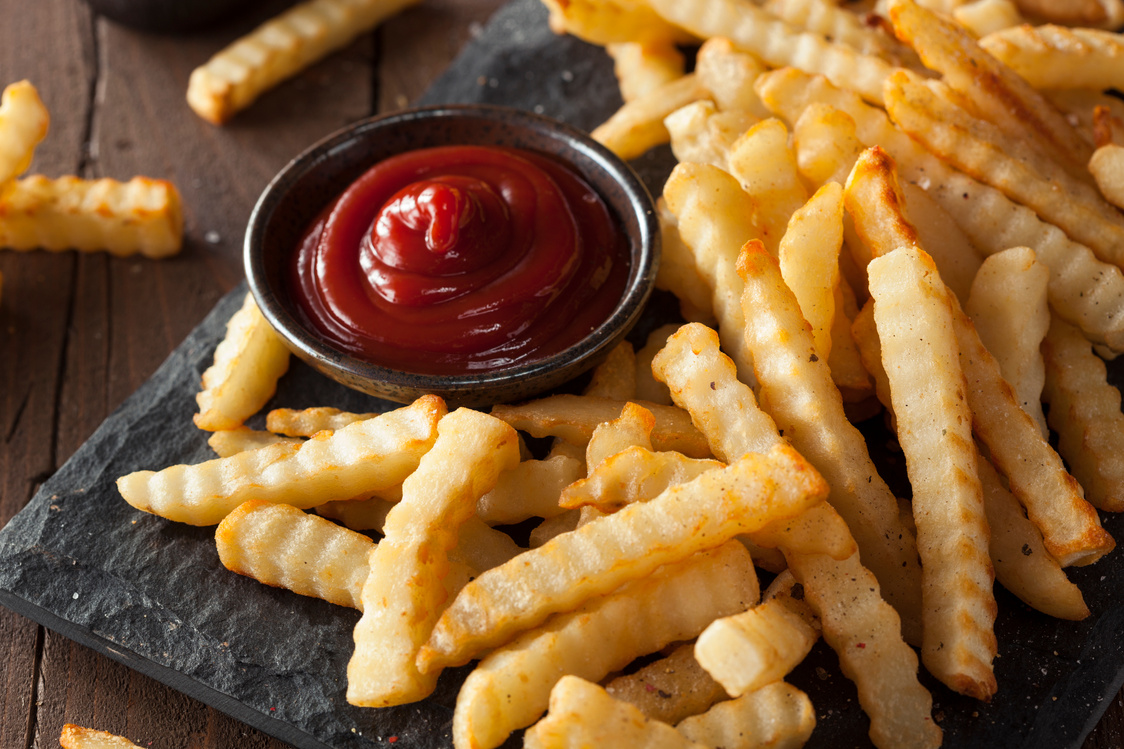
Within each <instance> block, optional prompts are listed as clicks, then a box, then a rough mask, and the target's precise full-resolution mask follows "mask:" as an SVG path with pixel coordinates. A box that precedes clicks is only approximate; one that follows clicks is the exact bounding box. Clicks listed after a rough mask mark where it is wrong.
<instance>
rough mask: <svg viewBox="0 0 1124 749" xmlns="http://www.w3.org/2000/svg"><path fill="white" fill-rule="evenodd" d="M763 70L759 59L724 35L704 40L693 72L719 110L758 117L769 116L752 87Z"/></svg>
mask: <svg viewBox="0 0 1124 749" xmlns="http://www.w3.org/2000/svg"><path fill="white" fill-rule="evenodd" d="M764 72H765V65H764V64H762V62H761V61H760V60H758V59H757V58H756V57H754V56H753V55H751V54H749V53H748V52H743V51H742V50H740V49H736V48H735V47H734V45H733V43H731V42H730V40H729V39H726V38H725V37H712V38H710V39H707V40H706V41H705V42H703V45H702V46H701V47H699V51H698V55H697V56H696V59H695V73H696V74H697V75H698V76H699V80H700V81H701V82H702V84H703V86H705V87H706V90H707V91H709V92H710V95H711V98H713V99H714V103H715V104H717V105H718V108H719V109H720V110H722V111H726V112H744V113H746V114H749V115H752V116H753V117H755V118H756V119H757V120H763V119H765V118H766V117H768V116H769V111H768V110H767V109H765V106H764V105H763V104H762V103H761V99H759V98H758V97H757V92H756V91H754V90H753V82H754V81H755V80H757V76H759V75H761V74H762V73H764ZM747 129H748V128H747Z"/></svg>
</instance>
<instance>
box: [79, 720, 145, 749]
mask: <svg viewBox="0 0 1124 749" xmlns="http://www.w3.org/2000/svg"><path fill="white" fill-rule="evenodd" d="M59 744H60V745H61V746H62V749H141V748H140V747H139V746H137V745H136V744H134V743H133V742H131V741H129V740H128V739H126V738H125V737H124V736H118V735H116V734H112V733H110V732H108V731H98V730H95V729H93V728H83V727H82V726H76V725H74V724H73V723H67V724H66V725H64V726H63V727H62V734H61V735H60V736H59Z"/></svg>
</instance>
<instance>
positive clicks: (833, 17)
mask: <svg viewBox="0 0 1124 749" xmlns="http://www.w3.org/2000/svg"><path fill="white" fill-rule="evenodd" d="M764 8H765V9H766V10H767V11H769V12H770V13H772V14H773V15H775V16H777V17H778V18H780V19H781V20H782V21H786V22H787V23H790V24H792V25H793V26H796V27H798V28H801V29H804V30H805V31H811V32H813V33H816V34H822V35H823V36H825V37H827V38H828V39H831V40H833V41H836V42H839V43H841V44H846V45H847V46H849V47H852V48H854V49H855V50H856V51H858V52H862V53H863V54H868V55H874V56H876V57H881V58H883V59H884V60H886V61H887V62H890V63H892V64H894V65H898V66H901V67H918V66H920V64H921V61H920V60H918V59H917V55H916V54H915V53H914V52H913V50H911V49H910V48H909V47H907V46H905V45H904V44H901V43H900V42H898V40H897V39H895V38H894V37H893V35H892V34H887V33H885V32H884V31H883V30H882V29H881V28H879V27H878V26H876V25H875V24H872V23H868V22H866V21H865V19H864V18H863V16H862V14H860V13H855V12H853V11H851V10H849V9H847V8H844V7H842V6H840V5H838V4H836V3H834V2H832V1H831V0H767V2H765V4H764Z"/></svg>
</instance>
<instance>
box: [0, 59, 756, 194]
mask: <svg viewBox="0 0 1124 749" xmlns="http://www.w3.org/2000/svg"><path fill="white" fill-rule="evenodd" d="M751 90H752V89H751ZM50 122H51V116H50V114H48V112H47V107H45V106H44V105H43V101H42V100H41V99H40V98H39V92H38V91H36V90H35V86H32V85H31V83H29V82H28V81H19V82H17V83H13V84H11V85H9V86H7V87H5V88H4V93H3V95H0V185H2V184H4V183H5V182H7V181H8V180H10V179H15V178H16V177H18V176H19V175H21V174H23V173H24V171H26V170H27V167H29V166H30V165H31V157H32V156H34V154H35V146H37V145H38V144H39V142H40V141H42V140H43V138H45V137H46V136H47V129H48V127H50Z"/></svg>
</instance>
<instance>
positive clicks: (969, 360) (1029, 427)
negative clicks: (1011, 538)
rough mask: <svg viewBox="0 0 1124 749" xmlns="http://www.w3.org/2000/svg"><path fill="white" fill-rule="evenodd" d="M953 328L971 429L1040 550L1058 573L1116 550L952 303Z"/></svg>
mask: <svg viewBox="0 0 1124 749" xmlns="http://www.w3.org/2000/svg"><path fill="white" fill-rule="evenodd" d="M952 302H953V313H954V314H953V322H954V323H955V326H956V339H957V343H958V344H959V347H960V365H961V366H962V367H963V369H964V376H965V378H966V379H967V381H968V406H969V408H971V410H972V428H973V430H974V431H975V433H976V436H977V437H978V438H979V440H980V441H981V442H983V443H984V444H985V445H986V446H987V449H988V452H989V454H990V456H991V460H992V463H994V464H995V467H996V468H998V469H999V471H1000V473H1002V474H1003V475H1004V476H1006V477H1007V482H1008V484H1009V485H1010V488H1011V493H1012V494H1014V495H1015V496H1016V497H1017V498H1018V500H1019V502H1020V503H1021V504H1022V505H1023V507H1025V508H1026V512H1027V516H1028V517H1029V518H1030V519H1031V521H1032V522H1033V523H1034V524H1035V525H1036V526H1037V527H1038V530H1039V531H1041V532H1042V538H1043V542H1044V543H1045V544H1046V549H1047V550H1049V552H1050V553H1051V554H1053V555H1054V557H1055V558H1056V559H1057V560H1058V562H1060V563H1061V565H1062V566H1063V567H1068V566H1070V565H1085V564H1092V563H1093V562H1095V561H1097V560H1098V559H1100V558H1101V557H1102V556H1104V555H1105V554H1107V553H1108V552H1110V551H1112V549H1113V548H1114V547H1115V546H1116V542H1115V541H1114V540H1113V538H1112V536H1110V535H1109V534H1108V533H1107V532H1106V531H1105V530H1104V528H1102V527H1101V520H1100V517H1098V516H1097V511H1096V510H1095V509H1093V506H1092V505H1090V504H1089V503H1088V502H1086V501H1085V499H1084V497H1083V495H1082V491H1081V486H1080V485H1079V484H1078V483H1077V481H1076V479H1074V478H1073V476H1070V475H1069V474H1068V473H1066V470H1065V467H1064V466H1063V465H1062V460H1061V458H1060V457H1058V454H1057V453H1056V452H1054V449H1053V448H1052V447H1050V444H1049V443H1048V442H1047V441H1046V439H1045V438H1044V437H1043V436H1042V433H1041V432H1040V431H1038V425H1037V424H1035V423H1034V420H1033V419H1031V418H1030V417H1029V416H1027V415H1026V412H1025V411H1023V410H1022V409H1021V408H1020V407H1019V404H1018V401H1016V400H1015V395H1014V393H1013V392H1012V391H1011V386H1010V385H1008V384H1007V383H1006V381H1005V380H1004V379H1003V376H1002V374H1000V372H999V365H998V364H996V362H995V358H994V357H993V356H992V355H991V353H990V352H988V350H987V349H986V348H984V345H983V344H982V343H981V342H980V337H979V335H977V334H976V330H975V327H974V326H973V325H972V321H971V320H969V319H968V316H967V315H965V314H964V313H963V312H962V311H961V310H960V306H959V304H957V303H956V300H955V299H952Z"/></svg>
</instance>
